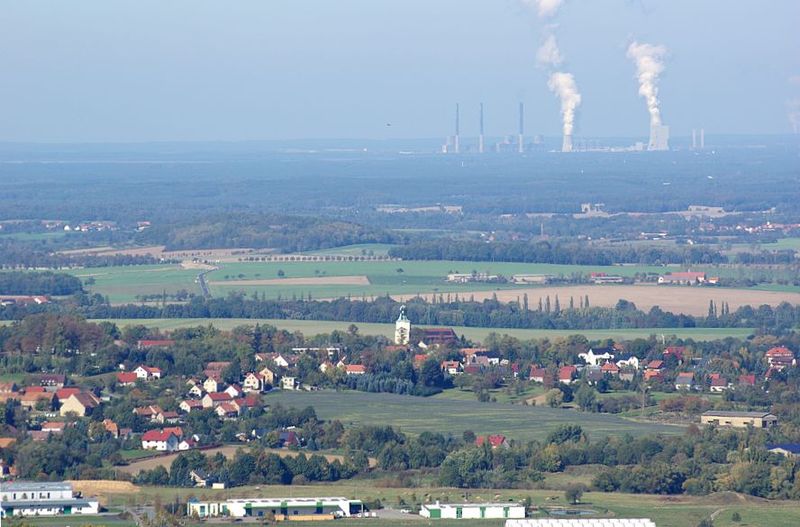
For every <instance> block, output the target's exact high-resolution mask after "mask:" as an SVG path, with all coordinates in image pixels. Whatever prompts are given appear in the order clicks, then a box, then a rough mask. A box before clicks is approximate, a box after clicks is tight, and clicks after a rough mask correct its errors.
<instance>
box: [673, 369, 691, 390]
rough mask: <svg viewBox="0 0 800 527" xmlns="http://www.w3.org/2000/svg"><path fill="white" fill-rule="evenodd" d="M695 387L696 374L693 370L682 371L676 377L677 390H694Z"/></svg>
mask: <svg viewBox="0 0 800 527" xmlns="http://www.w3.org/2000/svg"><path fill="white" fill-rule="evenodd" d="M693 388H694V374H693V373H691V372H681V373H679V374H678V376H677V377H675V389H676V390H692V389H693Z"/></svg>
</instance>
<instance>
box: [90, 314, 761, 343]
mask: <svg viewBox="0 0 800 527" xmlns="http://www.w3.org/2000/svg"><path fill="white" fill-rule="evenodd" d="M98 321H99V320H98ZM108 321H109V322H113V323H115V324H116V325H117V326H120V327H124V326H134V325H143V326H147V327H151V328H155V329H161V330H172V329H178V328H187V327H194V326H207V325H209V324H211V325H213V326H214V327H217V328H219V329H222V330H230V329H232V328H235V327H236V326H242V325H255V324H256V323H258V324H269V325H272V326H275V327H277V328H279V329H285V330H287V331H299V332H301V333H303V334H304V335H306V336H313V335H319V334H323V333H331V332H333V331H346V330H347V328H348V327H349V326H350V325H351V324H353V323H352V322H329V321H316V320H275V319H247V318H156V319H147V318H144V319H142V318H122V319H108ZM355 325H356V326H357V327H358V329H359V332H360V333H362V334H365V335H383V336H385V337H387V338H394V324H374V323H368V322H358V323H356V324H355ZM419 327H423V328H424V327H427V326H419ZM453 329H454V330H455V332H456V333H457V334H458V335H464V336H465V337H467V338H468V339H471V340H478V341H481V340H484V339H485V338H486V337H487V336H488V335H489V334H491V333H497V334H500V335H510V336H512V337H517V338H519V339H534V338H545V337H547V338H558V337H567V336H570V335H585V336H586V338H588V339H590V340H601V339H607V338H610V339H614V340H630V339H635V338H648V337H650V335H658V336H661V335H664V336H665V337H670V336H676V337H679V338H683V339H689V338H691V339H693V340H697V341H701V340H703V341H705V340H717V339H721V338H725V337H740V338H744V337H747V336H748V335H750V334H752V333H753V330H752V329H749V328H676V329H671V328H643V329H588V330H581V329H575V330H560V329H513V328H512V329H508V328H468V327H461V326H455V327H453Z"/></svg>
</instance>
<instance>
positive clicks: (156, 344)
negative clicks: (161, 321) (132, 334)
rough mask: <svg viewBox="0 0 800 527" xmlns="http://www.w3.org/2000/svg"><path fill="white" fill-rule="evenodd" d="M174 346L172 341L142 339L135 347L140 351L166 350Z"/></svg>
mask: <svg viewBox="0 0 800 527" xmlns="http://www.w3.org/2000/svg"><path fill="white" fill-rule="evenodd" d="M174 344H175V341H174V340H172V339H143V340H140V341H138V342H137V343H136V347H137V348H139V349H140V350H142V349H151V348H168V347H170V346H172V345H174Z"/></svg>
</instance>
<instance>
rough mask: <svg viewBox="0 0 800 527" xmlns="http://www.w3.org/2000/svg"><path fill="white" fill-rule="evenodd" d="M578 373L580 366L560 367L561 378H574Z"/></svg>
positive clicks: (559, 374) (559, 376)
mask: <svg viewBox="0 0 800 527" xmlns="http://www.w3.org/2000/svg"><path fill="white" fill-rule="evenodd" d="M576 373H578V368H576V367H575V366H562V367H560V368H559V369H558V378H559V380H567V379H572V377H573V376H574V375H575V374H576Z"/></svg>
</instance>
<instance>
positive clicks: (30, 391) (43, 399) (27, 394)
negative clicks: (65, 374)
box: [14, 386, 56, 410]
mask: <svg viewBox="0 0 800 527" xmlns="http://www.w3.org/2000/svg"><path fill="white" fill-rule="evenodd" d="M37 388H38V389H37ZM55 398H56V394H55V392H48V391H45V389H44V387H42V386H30V387H28V388H25V391H24V392H23V393H20V394H17V395H16V396H14V399H16V400H18V401H19V404H20V405H22V406H23V407H25V408H28V409H29V410H35V409H36V407H37V406H40V407H41V405H43V406H44V408H46V409H49V408H52V407H53V402H54V400H55Z"/></svg>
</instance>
